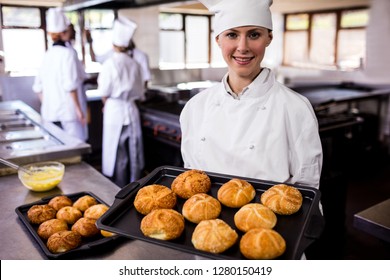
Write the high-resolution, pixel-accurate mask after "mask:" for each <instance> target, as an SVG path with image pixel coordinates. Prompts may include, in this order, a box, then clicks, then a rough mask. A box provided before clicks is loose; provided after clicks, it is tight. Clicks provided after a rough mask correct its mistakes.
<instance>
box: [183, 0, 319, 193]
mask: <svg viewBox="0 0 390 280" xmlns="http://www.w3.org/2000/svg"><path fill="white" fill-rule="evenodd" d="M200 2H202V3H203V4H204V5H205V6H206V7H207V8H208V9H209V10H210V11H211V12H214V13H215V24H214V34H215V36H216V41H217V43H218V45H219V47H220V49H221V52H222V55H223V57H224V60H225V61H226V63H227V65H228V73H227V74H226V75H225V76H224V77H223V79H222V82H221V83H220V84H217V85H215V86H213V87H211V88H208V89H206V90H204V91H203V92H200V93H199V94H197V95H196V96H195V97H193V98H192V99H190V100H189V102H188V103H187V104H186V106H185V107H184V109H183V111H182V113H181V116H180V124H181V130H182V146H181V151H182V155H183V159H184V165H185V167H187V168H192V169H193V168H196V169H202V170H205V171H212V172H219V173H224V174H232V175H237V176H244V177H250V178H259V179H264V180H272V181H277V182H287V183H301V184H307V185H310V186H315V187H318V186H319V180H320V174H321V168H322V148H321V142H320V137H319V133H318V123H317V119H316V117H315V114H314V111H313V109H312V106H311V104H310V103H309V101H308V100H307V99H306V98H305V97H303V96H302V95H300V94H298V93H296V92H294V91H292V90H290V89H288V88H287V87H285V86H284V85H282V84H280V83H279V82H277V81H276V79H275V75H274V73H273V71H271V70H270V69H268V68H263V67H261V61H262V59H263V57H264V53H265V49H266V48H267V47H268V45H269V44H270V43H271V41H272V38H273V35H272V17H271V12H270V6H271V4H272V0H243V1H239V3H238V2H237V1H234V0H222V1H221V0H201V1H200Z"/></svg>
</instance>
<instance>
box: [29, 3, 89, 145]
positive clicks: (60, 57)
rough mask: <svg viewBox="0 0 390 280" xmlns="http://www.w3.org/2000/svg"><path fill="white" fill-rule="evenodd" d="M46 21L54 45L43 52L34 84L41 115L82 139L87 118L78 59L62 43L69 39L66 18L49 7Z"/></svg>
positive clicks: (58, 11)
mask: <svg viewBox="0 0 390 280" xmlns="http://www.w3.org/2000/svg"><path fill="white" fill-rule="evenodd" d="M46 23H47V31H48V32H49V34H50V36H51V39H52V41H53V45H52V47H50V48H49V49H48V51H47V52H46V53H45V55H44V58H43V63H42V66H41V68H40V70H39V72H38V75H37V76H36V77H35V81H34V84H33V91H34V92H36V93H38V95H39V97H40V99H41V102H42V105H41V116H42V118H43V119H44V120H45V121H50V122H53V123H55V124H57V125H58V126H60V127H61V128H62V129H63V130H64V131H65V132H67V133H68V134H69V135H72V136H74V137H77V138H79V139H81V140H85V139H86V135H85V131H86V130H85V125H86V119H85V114H84V112H83V110H82V105H81V104H80V100H79V96H78V91H77V88H78V84H79V83H78V71H77V63H78V58H77V55H76V54H75V52H74V51H73V50H72V49H70V48H68V47H66V43H65V42H66V41H67V40H68V39H69V33H68V25H69V20H68V19H67V18H66V16H65V14H64V13H63V12H62V10H61V9H60V8H52V9H49V10H48V12H47V18H46ZM85 102H86V100H85ZM84 105H85V107H86V104H84Z"/></svg>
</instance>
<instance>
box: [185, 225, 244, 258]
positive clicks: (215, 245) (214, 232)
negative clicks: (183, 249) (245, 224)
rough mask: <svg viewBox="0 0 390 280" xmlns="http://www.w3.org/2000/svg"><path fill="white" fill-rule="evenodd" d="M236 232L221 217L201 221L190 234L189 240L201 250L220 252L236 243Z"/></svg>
mask: <svg viewBox="0 0 390 280" xmlns="http://www.w3.org/2000/svg"><path fill="white" fill-rule="evenodd" d="M237 239H238V234H237V233H236V231H235V230H234V229H232V228H231V227H230V226H229V225H228V224H227V223H225V222H224V221H222V220H221V219H214V220H204V221H201V222H200V223H199V224H198V225H197V226H196V227H195V230H194V232H193V234H192V238H191V242H192V244H193V245H194V247H195V248H196V249H198V250H201V251H206V252H211V253H222V252H224V251H226V250H227V249H229V248H230V247H231V246H233V245H234V243H236V241H237Z"/></svg>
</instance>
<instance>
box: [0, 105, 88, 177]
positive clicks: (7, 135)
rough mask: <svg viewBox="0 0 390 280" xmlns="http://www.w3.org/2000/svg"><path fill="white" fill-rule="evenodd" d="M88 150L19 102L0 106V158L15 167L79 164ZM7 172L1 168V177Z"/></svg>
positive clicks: (84, 145) (77, 140)
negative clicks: (44, 163)
mask: <svg viewBox="0 0 390 280" xmlns="http://www.w3.org/2000/svg"><path fill="white" fill-rule="evenodd" d="M90 152H91V146H90V145H89V144H88V143H85V142H83V141H81V140H79V139H77V138H75V137H71V136H70V135H68V134H66V133H65V132H64V131H63V130H62V129H60V128H59V127H57V126H56V125H54V124H53V123H51V122H45V121H43V120H42V118H41V116H40V115H39V114H38V113H37V112H36V111H35V110H33V109H32V108H31V107H29V106H28V105H27V104H25V103H24V102H21V101H6V102H0V156H1V157H3V158H5V159H9V160H12V161H14V162H15V163H18V164H27V163H31V162H38V161H47V160H64V161H69V159H74V158H78V160H71V162H74V161H78V162H80V160H81V156H82V155H83V154H86V153H90ZM8 173H9V171H8V170H6V169H5V168H4V166H0V175H1V174H8Z"/></svg>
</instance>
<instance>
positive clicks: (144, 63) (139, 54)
mask: <svg viewBox="0 0 390 280" xmlns="http://www.w3.org/2000/svg"><path fill="white" fill-rule="evenodd" d="M130 54H131V56H132V57H133V58H134V60H135V61H137V63H138V64H139V65H140V66H141V70H142V80H143V81H144V82H148V81H150V80H151V78H152V74H151V72H150V67H149V57H148V55H147V54H146V53H144V52H143V51H141V50H140V49H137V48H134V49H133V50H132V51H131V52H130Z"/></svg>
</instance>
